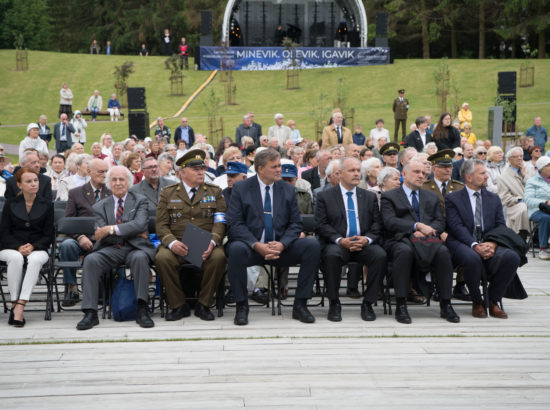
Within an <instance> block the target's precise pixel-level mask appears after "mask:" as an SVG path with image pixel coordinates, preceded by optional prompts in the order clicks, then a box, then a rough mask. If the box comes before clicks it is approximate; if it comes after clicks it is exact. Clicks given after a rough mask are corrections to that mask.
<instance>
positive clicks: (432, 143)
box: [422, 142, 437, 153]
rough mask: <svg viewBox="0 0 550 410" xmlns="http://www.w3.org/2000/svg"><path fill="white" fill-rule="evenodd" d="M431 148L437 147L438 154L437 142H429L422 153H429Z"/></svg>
mask: <svg viewBox="0 0 550 410" xmlns="http://www.w3.org/2000/svg"><path fill="white" fill-rule="evenodd" d="M431 147H435V152H437V144H436V143H435V142H428V143H427V144H426V145H424V148H423V149H422V152H426V153H427V152H428V150H429V149H430V148H431Z"/></svg>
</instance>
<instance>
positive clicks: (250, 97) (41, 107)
mask: <svg viewBox="0 0 550 410" xmlns="http://www.w3.org/2000/svg"><path fill="white" fill-rule="evenodd" d="M125 60H131V61H133V62H134V67H135V73H134V74H132V75H131V76H130V79H129V85H130V86H136V87H137V86H139V87H146V90H147V105H148V111H149V115H150V119H151V120H153V119H155V118H156V117H157V116H165V117H167V116H171V115H173V114H174V113H176V112H177V111H178V109H179V108H180V107H181V105H182V104H183V103H184V102H185V101H186V100H187V98H188V97H189V96H190V95H191V94H192V93H193V92H194V91H195V90H196V89H197V88H198V87H199V86H200V85H201V84H202V83H203V82H204V81H205V80H206V79H207V77H208V75H209V74H210V72H205V71H198V72H197V71H189V72H186V73H185V79H184V92H185V95H184V96H179V97H175V96H170V83H169V81H168V77H169V72H168V70H166V69H164V58H163V57H146V58H142V57H138V56H103V55H100V56H92V55H85V54H60V53H49V52H38V51H30V52H29V67H30V70H29V71H27V72H17V71H15V70H14V68H15V51H13V50H1V51H0V74H1V76H0V79H1V80H0V95H2V99H1V100H0V122H1V123H2V125H6V124H25V126H26V124H28V123H29V122H31V121H37V120H38V117H39V115H40V114H46V115H47V116H48V121H49V123H51V124H53V123H54V122H55V121H56V115H57V110H58V106H59V89H60V88H61V84H62V82H63V81H66V82H67V83H68V84H69V87H70V88H71V89H72V91H73V94H74V96H75V98H74V103H73V110H75V109H83V108H84V107H85V105H86V103H87V101H88V98H89V97H90V95H91V94H92V92H93V90H94V89H99V90H100V92H101V94H102V96H103V99H104V104H105V106H106V104H107V100H108V96H109V95H110V94H111V93H112V92H114V78H113V75H112V73H113V71H114V67H115V65H119V64H121V63H122V62H123V61H125ZM521 63H522V60H482V61H479V60H449V66H450V68H451V72H452V77H453V79H454V81H455V82H456V84H457V85H458V89H459V95H460V101H461V102H463V101H467V102H469V103H470V108H471V110H472V112H473V115H474V118H473V121H472V122H473V127H474V132H475V133H476V134H477V136H478V138H485V135H486V130H487V107H488V106H491V105H492V104H493V101H494V97H495V95H496V89H497V73H498V72H499V71H517V72H518V81H519V69H520V64H521ZM438 64H439V60H398V61H396V62H395V64H393V65H387V66H370V67H353V68H339V69H318V70H305V71H302V72H301V74H300V88H299V89H298V90H286V89H285V84H286V74H285V72H278V71H277V72H275V71H268V72H234V73H233V76H234V79H235V83H236V87H237V96H236V102H237V104H236V105H231V106H226V105H225V104H223V103H224V100H225V96H224V87H225V83H222V82H221V81H220V79H219V77H218V78H216V79H215V80H214V82H213V83H212V84H211V85H210V86H209V87H208V88H207V89H206V90H205V92H203V93H202V94H201V95H199V97H197V98H196V100H195V101H194V102H193V104H191V106H190V107H189V108H188V110H187V111H186V112H185V114H184V115H186V116H187V117H189V119H190V124H191V126H193V128H194V129H195V130H196V131H198V132H202V133H205V134H207V133H208V125H207V123H208V120H207V112H206V109H205V104H207V103H208V101H209V98H208V97H209V93H210V89H214V91H215V93H216V95H217V96H218V97H219V98H220V100H221V102H222V105H221V108H220V115H221V116H222V117H223V119H224V129H225V135H229V136H231V137H233V136H234V132H235V131H234V130H235V127H236V126H238V125H239V124H240V122H241V116H242V115H243V114H244V113H246V111H248V110H252V111H254V112H255V113H256V120H257V121H258V122H259V123H261V124H262V126H263V127H264V130H265V131H264V132H265V133H267V128H268V127H269V126H270V125H272V124H273V115H274V114H275V113H276V112H282V113H283V114H285V117H286V119H290V118H292V119H294V120H295V121H296V123H297V126H298V128H299V129H300V131H301V133H302V136H303V137H306V138H313V137H314V119H313V118H312V116H311V111H312V108H313V106H318V105H319V97H320V95H321V94H324V95H325V101H326V105H327V107H330V108H332V107H333V103H334V101H335V99H336V94H337V84H338V79H340V78H342V79H343V80H344V84H345V85H346V89H347V101H348V106H350V107H354V108H355V112H356V119H355V123H356V124H357V123H359V124H361V125H363V130H364V133H366V132H365V131H368V129H370V128H372V127H374V121H375V120H376V119H377V118H384V119H385V121H386V128H388V129H389V130H390V134H391V133H393V126H394V124H393V114H392V111H391V106H392V101H393V99H394V98H395V96H396V91H397V89H399V88H405V89H406V90H407V92H406V96H407V97H408V98H409V101H410V104H411V108H410V111H409V120H408V123H409V124H410V123H412V122H413V121H414V118H415V117H417V116H419V115H426V114H430V115H432V118H433V120H435V121H436V120H437V117H438V116H439V113H440V109H439V108H438V103H437V99H436V97H435V85H434V80H433V72H434V70H435V69H436V67H437V65H438ZM534 65H535V87H531V88H519V87H518V122H519V127H520V130H522V131H525V129H527V128H528V127H530V126H531V124H532V119H533V117H534V116H535V115H542V116H543V124H546V126H549V125H550V122H549V119H548V117H549V114H550V97H549V96H550V82H548V81H547V79H548V78H550V60H542V61H538V60H537V61H535V62H534ZM449 105H450V104H449ZM123 111H124V112H125V113H126V112H127V111H126V110H125V109H123ZM327 119H328V117H327ZM435 121H434V122H435ZM167 124H168V126H169V127H171V128H172V129H174V128H175V127H176V126H177V125H178V124H179V120H178V119H173V120H168V121H167ZM25 130H26V128H25V127H23V126H21V127H2V128H0V142H3V143H12V144H17V143H19V141H20V140H21V139H22V138H23V137H24V136H25ZM106 131H109V132H111V133H112V134H113V135H114V137H115V140H122V139H124V138H125V137H127V135H128V123H127V122H126V121H124V122H119V123H111V122H96V123H89V125H88V129H87V134H88V140H89V141H97V140H99V136H100V135H101V134H102V133H103V132H106ZM87 148H88V149H89V146H88V147H87Z"/></svg>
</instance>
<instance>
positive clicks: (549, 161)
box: [536, 156, 550, 171]
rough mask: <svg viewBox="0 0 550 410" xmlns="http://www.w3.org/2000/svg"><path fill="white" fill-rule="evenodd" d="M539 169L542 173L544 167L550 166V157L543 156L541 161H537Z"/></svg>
mask: <svg viewBox="0 0 550 410" xmlns="http://www.w3.org/2000/svg"><path fill="white" fill-rule="evenodd" d="M536 165H537V169H538V170H539V171H540V170H541V169H543V168H544V167H546V166H548V165H550V157H547V156H542V157H540V158H539V159H537V163H536Z"/></svg>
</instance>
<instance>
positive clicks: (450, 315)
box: [439, 304, 460, 323]
mask: <svg viewBox="0 0 550 410" xmlns="http://www.w3.org/2000/svg"><path fill="white" fill-rule="evenodd" d="M439 313H440V316H441V318H442V319H445V320H446V321H447V322H451V323H458V322H460V317H459V316H458V315H457V314H456V312H455V310H454V309H453V307H452V305H450V304H449V305H445V306H440V307H439Z"/></svg>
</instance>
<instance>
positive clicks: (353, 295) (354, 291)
mask: <svg viewBox="0 0 550 410" xmlns="http://www.w3.org/2000/svg"><path fill="white" fill-rule="evenodd" d="M346 296H349V297H350V298H352V299H359V298H360V297H361V294H360V293H359V290H357V288H349V289H347V290H346Z"/></svg>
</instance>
